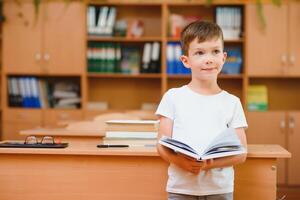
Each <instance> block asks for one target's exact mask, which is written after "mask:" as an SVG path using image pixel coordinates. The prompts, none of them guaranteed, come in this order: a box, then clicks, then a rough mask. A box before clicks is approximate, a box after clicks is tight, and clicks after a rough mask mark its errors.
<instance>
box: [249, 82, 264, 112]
mask: <svg viewBox="0 0 300 200" xmlns="http://www.w3.org/2000/svg"><path fill="white" fill-rule="evenodd" d="M247 108H248V110H249V111H266V110H268V88H267V86H265V85H249V87H248V91H247Z"/></svg>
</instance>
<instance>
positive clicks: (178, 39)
mask: <svg viewBox="0 0 300 200" xmlns="http://www.w3.org/2000/svg"><path fill="white" fill-rule="evenodd" d="M167 41H168V42H180V38H172V37H169V38H167ZM224 42H225V43H243V42H244V38H241V39H238V40H224Z"/></svg>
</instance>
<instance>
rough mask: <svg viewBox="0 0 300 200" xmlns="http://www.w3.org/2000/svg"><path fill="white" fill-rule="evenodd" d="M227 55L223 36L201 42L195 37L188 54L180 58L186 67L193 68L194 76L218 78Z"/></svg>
mask: <svg viewBox="0 0 300 200" xmlns="http://www.w3.org/2000/svg"><path fill="white" fill-rule="evenodd" d="M226 57H227V54H226V53H225V52H223V45H222V40H221V38H217V39H211V40H207V41H204V42H201V43H198V39H197V38H195V39H194V40H193V41H192V42H191V43H190V45H189V50H188V55H182V56H181V58H180V59H181V61H182V62H183V64H184V66H185V67H186V68H190V69H191V71H192V77H193V78H196V79H198V80H216V79H217V76H218V74H219V73H220V72H221V69H222V67H223V64H224V62H225V59H226Z"/></svg>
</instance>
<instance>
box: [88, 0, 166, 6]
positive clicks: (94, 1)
mask: <svg viewBox="0 0 300 200" xmlns="http://www.w3.org/2000/svg"><path fill="white" fill-rule="evenodd" d="M89 4H91V5H98V6H101V5H110V6H161V5H162V3H160V2H153V1H140V0H135V1H132V0H131V1H129V2H128V1H127V2H126V1H102V2H101V1H99V0H89Z"/></svg>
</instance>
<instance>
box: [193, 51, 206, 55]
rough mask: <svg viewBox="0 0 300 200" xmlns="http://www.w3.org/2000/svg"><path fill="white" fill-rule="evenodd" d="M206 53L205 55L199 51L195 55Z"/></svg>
mask: <svg viewBox="0 0 300 200" xmlns="http://www.w3.org/2000/svg"><path fill="white" fill-rule="evenodd" d="M203 54H204V53H203V51H197V52H196V53H195V55H203Z"/></svg>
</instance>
